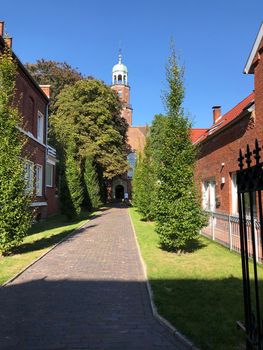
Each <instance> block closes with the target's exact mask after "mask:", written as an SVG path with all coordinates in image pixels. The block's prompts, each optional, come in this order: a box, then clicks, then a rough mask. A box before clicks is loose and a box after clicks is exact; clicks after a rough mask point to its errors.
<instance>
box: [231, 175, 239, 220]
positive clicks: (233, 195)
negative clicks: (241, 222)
mask: <svg viewBox="0 0 263 350" xmlns="http://www.w3.org/2000/svg"><path fill="white" fill-rule="evenodd" d="M231 192H232V193H231V212H232V215H238V203H237V174H236V173H232V174H231Z"/></svg>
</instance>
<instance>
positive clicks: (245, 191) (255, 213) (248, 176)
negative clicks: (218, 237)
mask: <svg viewBox="0 0 263 350" xmlns="http://www.w3.org/2000/svg"><path fill="white" fill-rule="evenodd" d="M260 152H261V148H260V147H259V145H258V141H257V140H256V143H255V149H254V150H253V151H252V152H251V150H250V148H249V146H248V145H247V149H246V153H245V154H243V153H242V151H241V150H240V154H239V158H238V162H239V169H240V170H239V171H238V172H237V187H238V210H239V231H240V249H241V260H242V274H243V295H244V311H245V320H244V322H241V321H238V325H239V326H240V327H241V328H242V329H243V330H244V331H245V332H246V349H247V350H259V349H260V350H262V349H263V332H262V330H263V323H262V318H261V311H260V302H261V300H260V290H259V281H258V266H257V257H258V255H259V254H260V255H261V256H262V238H263V213H262V190H263V162H260V159H261V156H260ZM253 164H254V165H253ZM255 203H256V207H255ZM248 214H249V218H248ZM248 220H249V221H250V225H248ZM256 222H259V225H258V227H256V224H255V223H256ZM248 226H250V232H248ZM257 230H259V232H257ZM258 236H259V238H260V239H258ZM248 237H250V241H249V239H248ZM258 241H260V247H258ZM259 250H260V252H259ZM251 251H252V254H251ZM250 257H251V259H252V264H249V258H250Z"/></svg>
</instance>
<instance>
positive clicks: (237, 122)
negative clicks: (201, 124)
mask: <svg viewBox="0 0 263 350" xmlns="http://www.w3.org/2000/svg"><path fill="white" fill-rule="evenodd" d="M244 73H245V74H254V91H253V92H251V93H250V94H249V95H248V96H247V97H246V98H244V99H243V100H242V101H241V102H239V103H238V104H237V105H236V106H235V107H233V108H232V109H231V110H230V111H228V112H227V113H226V114H224V115H221V108H220V106H214V107H213V125H212V126H211V127H210V128H208V129H203V130H202V131H200V129H199V131H198V130H197V129H193V130H192V139H193V142H194V143H196V144H197V145H198V147H199V157H198V162H197V167H196V179H197V181H198V183H199V184H200V191H201V192H202V200H203V207H204V208H205V209H207V210H209V211H216V212H221V213H226V214H232V215H237V211H238V207H237V186H236V171H237V168H238V166H237V158H238V153H239V149H242V150H243V151H245V147H246V144H249V145H251V147H253V145H254V143H255V139H256V138H257V139H258V140H259V143H260V144H261V145H263V24H262V25H261V27H260V30H259V32H258V35H257V38H256V41H255V43H254V45H253V48H252V50H251V53H250V55H249V58H248V61H247V63H246V66H245V69H244ZM255 201H256V200H255ZM254 206H256V203H254Z"/></svg>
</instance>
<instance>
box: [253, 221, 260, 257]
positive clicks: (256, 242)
mask: <svg viewBox="0 0 263 350" xmlns="http://www.w3.org/2000/svg"><path fill="white" fill-rule="evenodd" d="M251 225H252V222H251ZM256 225H257V219H254V228H255V246H256V262H258V251H259V249H258V229H257V226H256Z"/></svg>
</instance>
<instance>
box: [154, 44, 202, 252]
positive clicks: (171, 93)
mask: <svg viewBox="0 0 263 350" xmlns="http://www.w3.org/2000/svg"><path fill="white" fill-rule="evenodd" d="M166 73H167V74H166V77H167V82H168V91H167V93H166V94H165V103H166V107H167V113H168V116H167V117H166V121H165V122H164V123H163V128H162V132H161V133H159V140H158V147H157V148H156V152H155V158H156V164H157V177H158V182H159V187H158V195H157V206H156V222H157V225H156V230H157V233H158V234H159V235H160V242H161V244H162V245H163V246H165V247H166V248H168V249H174V250H182V249H184V247H185V245H186V242H187V241H189V240H191V239H193V238H195V237H197V235H198V232H199V230H200V228H201V227H202V225H203V224H204V221H205V218H204V215H203V211H202V209H201V206H200V201H199V198H198V196H197V193H196V189H195V183H194V165H195V160H196V148H195V146H194V145H193V144H192V142H191V139H190V128H191V123H190V120H189V118H188V117H187V116H185V114H184V110H183V107H182V103H183V99H184V86H183V69H182V68H180V67H179V66H178V64H177V60H176V55H175V52H174V50H172V54H171V56H170V58H169V61H168V65H167V70H166Z"/></svg>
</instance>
